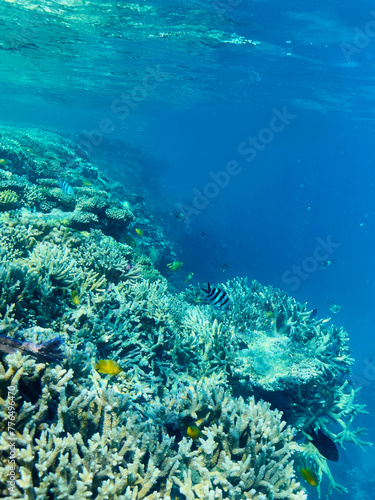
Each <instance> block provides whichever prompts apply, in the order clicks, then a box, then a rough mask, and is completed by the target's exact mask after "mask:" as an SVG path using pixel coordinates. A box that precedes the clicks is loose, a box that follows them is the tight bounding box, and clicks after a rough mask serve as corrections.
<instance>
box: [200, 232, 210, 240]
mask: <svg viewBox="0 0 375 500" xmlns="http://www.w3.org/2000/svg"><path fill="white" fill-rule="evenodd" d="M207 236H208V233H207V231H202V232H201V234H200V239H201V240H205V239H206V238H207Z"/></svg>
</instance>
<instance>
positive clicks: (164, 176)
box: [0, 0, 375, 499]
mask: <svg viewBox="0 0 375 500" xmlns="http://www.w3.org/2000/svg"><path fill="white" fill-rule="evenodd" d="M0 19H1V31H2V36H1V39H0V57H1V59H0V86H1V87H0V88H1V92H0V120H1V121H3V122H6V123H16V124H20V125H25V126H37V127H47V128H50V129H53V130H55V131H58V132H60V133H63V134H66V135H68V136H70V137H73V138H75V140H77V141H78V142H80V143H81V144H82V145H83V146H84V147H86V149H87V150H89V152H90V153H91V154H92V155H93V157H94V158H97V159H98V160H99V161H100V160H101V159H103V158H105V159H106V162H107V168H108V169H109V170H110V169H111V158H113V163H114V164H115V163H116V165H113V168H114V170H113V171H114V172H115V171H116V170H115V166H116V168H118V163H119V161H120V160H119V158H124V161H129V158H131V157H132V155H133V157H137V158H138V159H139V158H140V159H141V160H142V165H143V171H142V173H141V176H140V177H141V179H142V183H141V184H140V185H139V191H140V195H142V196H143V197H144V199H145V200H146V203H148V204H149V205H150V206H152V209H153V211H154V214H155V217H156V218H157V222H158V224H159V225H160V226H161V227H162V228H163V231H164V233H165V235H166V236H167V238H169V239H170V240H171V241H173V242H174V243H176V245H177V246H178V248H179V255H178V258H179V259H180V260H182V261H183V262H184V266H185V269H186V270H189V271H193V272H194V281H195V282H197V281H200V282H203V281H207V280H208V281H210V282H213V283H220V282H222V281H225V280H226V279H229V278H233V277H235V276H247V277H248V280H249V281H251V280H253V279H256V280H258V281H260V282H261V283H263V284H266V285H272V286H275V287H279V288H281V289H283V290H285V291H286V292H288V293H290V294H291V295H293V296H294V297H295V298H296V299H297V300H299V301H300V302H308V304H309V306H310V307H311V309H313V308H315V307H317V309H318V316H319V317H333V319H334V322H335V323H336V324H337V325H339V326H343V327H344V329H345V330H347V331H348V332H349V335H350V339H351V348H352V351H353V356H354V357H355V359H356V364H355V366H354V382H355V384H356V385H358V386H362V387H363V389H362V392H361V397H360V399H361V400H362V401H363V403H366V404H367V407H368V410H369V412H370V415H368V416H360V417H358V420H357V423H358V424H359V425H364V426H366V427H368V428H369V436H368V437H369V440H371V441H375V433H374V430H373V428H372V425H371V422H372V419H373V415H374V411H375V365H374V364H373V361H372V360H373V357H374V355H375V353H374V351H375V345H374V344H375V342H374V305H375V304H374V301H375V299H374V297H375V267H374V257H373V254H374V243H375V238H374V231H375V208H374V191H375V188H374V184H375V169H374V166H375V160H374V147H373V144H374V139H373V138H374V132H375V120H374V116H375V115H374V112H375V92H374V89H375V87H374V63H373V61H374V57H375V11H374V10H373V5H372V4H371V2H368V1H360V2H353V1H349V2H346V3H345V4H344V3H343V2H339V1H338V0H330V1H328V2H327V1H322V0H319V1H314V2H313V1H306V2H303V3H301V2H296V1H292V0H289V1H285V2H282V3H280V2H276V1H275V0H269V1H267V0H260V1H254V2H251V1H247V0H242V1H241V0H222V1H219V0H218V1H212V2H210V1H200V2H198V1H193V0H190V1H188V0H186V1H177V2H167V1H166V0H163V1H161V0H160V1H147V2H145V1H140V2H139V3H138V4H129V3H126V4H125V3H121V2H117V3H116V2H113V1H109V0H108V1H96V0H93V1H83V0H82V1H81V0H65V1H64V0H60V1H45V2H43V3H42V4H37V3H34V2H32V1H29V0H22V1H21V0H19V1H15V2H2V3H1V6H0ZM115 158H116V160H115ZM173 210H176V211H180V212H181V213H182V214H183V215H184V220H183V221H179V220H177V218H176V217H174V216H173V214H171V213H172V212H173ZM328 258H329V259H331V260H333V261H334V264H332V265H331V266H329V267H327V268H325V269H321V268H320V267H319V264H320V263H321V262H322V261H323V260H326V259H328ZM223 266H225V268H224V270H223ZM331 302H333V303H335V304H338V305H340V306H342V312H340V313H337V314H334V313H332V312H331V311H330V310H329V307H328V303H331ZM332 470H333V471H334V473H335V474H336V475H337V478H338V479H339V480H340V479H341V482H343V483H344V484H345V485H347V486H348V487H349V496H350V498H353V499H360V498H372V496H373V486H374V481H375V460H374V455H373V451H372V450H371V449H370V448H368V449H366V452H365V453H363V452H362V451H361V450H359V449H357V447H354V446H348V450H347V453H344V452H342V453H341V457H340V462H339V463H338V464H334V465H333V466H332ZM348 477H350V480H349V481H348ZM348 483H349V484H348ZM310 495H311V498H315V493H314V491H311V493H310ZM332 498H333V499H336V498H343V497H342V495H339V494H336V493H334V494H333V496H332Z"/></svg>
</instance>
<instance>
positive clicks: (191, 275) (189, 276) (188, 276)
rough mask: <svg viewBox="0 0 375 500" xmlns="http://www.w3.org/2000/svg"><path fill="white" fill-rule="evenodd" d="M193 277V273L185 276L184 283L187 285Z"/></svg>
mask: <svg viewBox="0 0 375 500" xmlns="http://www.w3.org/2000/svg"><path fill="white" fill-rule="evenodd" d="M193 276H194V273H193V272H191V273H189V274H188V275H187V276H186V278H185V283H187V282H188V281H189V280H191V278H192V277H193Z"/></svg>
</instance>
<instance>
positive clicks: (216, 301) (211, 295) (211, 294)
mask: <svg viewBox="0 0 375 500" xmlns="http://www.w3.org/2000/svg"><path fill="white" fill-rule="evenodd" d="M201 290H202V292H203V293H204V294H205V296H206V299H207V300H208V301H209V302H210V304H211V305H212V306H214V307H216V309H221V310H222V311H225V310H226V309H228V306H229V297H228V295H227V294H226V292H225V291H224V290H222V289H221V288H216V286H210V284H209V283H206V284H205V285H203V286H202V287H201Z"/></svg>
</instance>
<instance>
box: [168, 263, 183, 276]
mask: <svg viewBox="0 0 375 500" xmlns="http://www.w3.org/2000/svg"><path fill="white" fill-rule="evenodd" d="M183 265H184V263H183V262H180V261H179V260H175V261H174V262H170V263H169V264H167V267H169V269H170V270H171V271H173V272H175V273H176V272H177V271H179V270H180V269H181V267H182V266H183Z"/></svg>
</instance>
